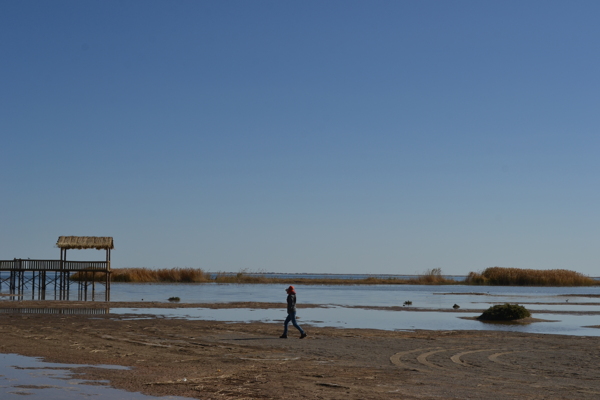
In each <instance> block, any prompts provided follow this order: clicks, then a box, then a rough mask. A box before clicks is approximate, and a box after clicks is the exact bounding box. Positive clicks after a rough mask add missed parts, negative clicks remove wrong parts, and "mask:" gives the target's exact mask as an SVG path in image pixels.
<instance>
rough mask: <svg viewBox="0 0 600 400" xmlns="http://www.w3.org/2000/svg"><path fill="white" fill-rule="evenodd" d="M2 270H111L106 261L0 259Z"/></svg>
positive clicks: (0, 268)
mask: <svg viewBox="0 0 600 400" xmlns="http://www.w3.org/2000/svg"><path fill="white" fill-rule="evenodd" d="M0 271H72V272H78V271H102V272H106V271H110V262H106V261H61V260H30V259H20V258H15V259H14V260H0Z"/></svg>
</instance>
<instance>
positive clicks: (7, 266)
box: [0, 236, 114, 301]
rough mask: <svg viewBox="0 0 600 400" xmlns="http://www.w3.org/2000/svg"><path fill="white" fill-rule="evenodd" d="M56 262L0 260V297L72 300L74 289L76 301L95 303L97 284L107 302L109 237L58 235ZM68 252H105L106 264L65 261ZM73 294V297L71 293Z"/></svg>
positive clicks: (108, 291)
mask: <svg viewBox="0 0 600 400" xmlns="http://www.w3.org/2000/svg"><path fill="white" fill-rule="evenodd" d="M56 245H57V247H59V248H60V259H59V260H30V259H21V258H19V259H17V258H15V259H13V260H0V294H4V290H5V289H6V290H7V291H8V295H9V296H12V297H13V299H24V298H25V296H26V295H27V297H28V298H29V297H31V300H36V299H37V300H46V299H49V297H50V296H51V295H52V294H53V298H54V300H71V299H73V300H74V298H72V297H73V296H74V292H75V289H73V290H72V289H71V286H76V293H77V300H95V294H96V284H99V285H102V286H104V289H105V290H104V300H105V301H109V300H110V251H111V250H112V249H113V248H114V245H113V238H112V237H95V236H61V237H59V238H58V242H57V243H56ZM69 249H96V250H106V261H67V250H69ZM72 293H73V294H72Z"/></svg>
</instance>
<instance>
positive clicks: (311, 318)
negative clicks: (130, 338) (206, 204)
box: [4, 283, 600, 336]
mask: <svg viewBox="0 0 600 400" xmlns="http://www.w3.org/2000/svg"><path fill="white" fill-rule="evenodd" d="M286 287H287V285H279V284H215V283H208V284H139V283H138V284H128V283H113V284H112V289H111V301H114V302H116V301H124V302H128V301H129V302H131V301H144V302H150V301H153V302H154V301H158V302H168V298H169V297H179V298H180V299H181V303H230V302H246V301H254V302H269V303H281V305H282V308H281V309H275V310H273V309H271V310H249V309H219V310H207V309H176V310H173V309H170V310H165V309H156V310H151V309H139V310H134V309H115V308H111V309H110V311H109V312H110V313H114V314H122V313H134V314H145V315H149V314H153V315H157V316H162V317H174V318H190V319H201V318H204V319H212V320H219V321H232V322H248V321H264V322H277V323H279V322H282V321H283V319H284V318H285V311H284V307H285V297H286V293H285V288H286ZM296 289H297V292H298V303H299V304H303V303H304V304H319V305H323V306H326V308H311V309H310V311H309V310H307V309H300V316H301V321H303V322H305V323H307V324H311V325H313V326H334V327H347V328H374V329H385V330H403V329H431V330H456V329H474V330H510V331H519V332H532V333H549V334H567V335H580V336H581V335H583V336H587V335H589V336H592V335H593V336H597V335H599V334H600V330H599V329H594V328H584V326H590V325H599V324H600V298H599V297H593V296H600V286H593V287H515V286H510V287H506V286H470V285H444V286H437V285H296ZM590 296H591V297H590ZM99 298H103V295H102V294H100V296H99ZM4 301H10V300H8V299H7V298H4ZM406 301H410V302H412V305H411V306H407V307H403V304H404V302H406ZM503 303H512V304H523V305H525V306H526V307H527V308H528V309H529V310H530V311H532V312H533V314H534V315H533V316H534V317H536V318H540V319H551V320H555V321H557V322H552V323H549V322H537V323H533V324H530V325H525V326H522V325H497V324H489V323H483V322H479V321H470V320H465V319H461V318H459V317H465V316H467V317H468V316H478V315H479V314H480V313H481V312H482V311H483V310H485V309H487V308H489V307H490V306H492V305H494V304H503ZM455 304H457V305H459V306H460V308H461V309H462V310H473V311H474V312H473V313H462V312H461V313H457V312H453V311H454V310H453V308H452V307H453V306H454V305H455ZM108 305H109V306H110V302H109V303H108ZM394 306H395V307H401V308H402V310H409V309H410V310H413V311H410V312H405V311H402V310H401V311H389V310H366V309H364V308H351V307H394ZM439 310H447V311H449V312H439ZM475 311H476V312H477V313H475ZM6 312H10V310H6ZM565 312H579V313H587V315H567V314H561V313H565Z"/></svg>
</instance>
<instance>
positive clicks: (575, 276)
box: [465, 267, 599, 286]
mask: <svg viewBox="0 0 600 400" xmlns="http://www.w3.org/2000/svg"><path fill="white" fill-rule="evenodd" d="M465 283H466V284H470V285H499V286H510V285H515V286H593V285H597V284H598V283H599V282H598V281H596V280H594V279H592V278H590V277H588V276H585V275H583V274H580V273H579V272H575V271H569V270H566V269H550V270H535V269H520V268H500V267H493V268H487V269H485V270H484V271H483V272H481V273H477V272H471V273H469V275H468V276H467V279H466V281H465Z"/></svg>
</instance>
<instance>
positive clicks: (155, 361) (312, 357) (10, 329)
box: [0, 301, 600, 400]
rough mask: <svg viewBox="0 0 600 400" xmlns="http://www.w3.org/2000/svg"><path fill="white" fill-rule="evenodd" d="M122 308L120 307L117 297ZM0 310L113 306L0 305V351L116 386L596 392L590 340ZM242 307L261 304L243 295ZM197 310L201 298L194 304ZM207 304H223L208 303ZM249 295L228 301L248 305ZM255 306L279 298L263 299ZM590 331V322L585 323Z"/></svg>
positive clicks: (473, 394) (468, 393) (597, 359)
mask: <svg viewBox="0 0 600 400" xmlns="http://www.w3.org/2000/svg"><path fill="white" fill-rule="evenodd" d="M125 304H126V305H125ZM125 304H123V303H121V304H119V305H118V306H119V307H132V308H133V307H135V308H140V309H139V310H138V311H137V312H136V314H135V315H112V314H110V313H106V314H60V313H56V314H50V313H48V314H46V313H35V314H34V313H31V314H28V313H17V312H7V311H8V310H6V309H15V308H25V309H32V308H35V309H48V310H49V309H52V308H56V309H61V308H69V309H76V308H79V307H81V308H86V309H87V308H90V307H91V308H100V309H101V308H105V307H107V305H110V307H117V305H116V304H113V303H110V304H107V303H90V302H86V303H79V302H68V303H66V302H53V301H46V302H34V301H21V302H1V303H0V309H5V310H0V311H3V312H0V335H1V336H0V337H1V338H2V340H1V341H0V352H2V353H17V354H21V355H25V356H36V357H43V358H44V359H45V360H47V361H51V362H61V363H74V364H110V365H121V366H128V367H131V368H130V369H129V370H111V369H99V368H89V367H83V368H75V369H73V370H74V371H75V372H77V373H79V374H81V377H82V378H84V379H94V380H108V381H110V384H111V385H112V386H114V387H116V388H119V389H125V390H129V391H136V392H143V393H146V394H151V395H156V396H163V395H176V396H187V397H191V398H198V399H263V398H264V399H299V398H304V399H467V398H468V399H487V400H490V399H597V398H599V397H600V366H599V364H600V338H597V337H577V336H561V335H539V334H519V333H508V332H497V331H407V332H390V331H380V330H368V329H336V328H316V327H310V326H309V325H304V326H303V327H304V328H305V329H306V330H307V331H308V335H309V336H308V337H307V338H306V339H302V340H299V339H298V336H299V335H297V332H296V331H295V329H294V328H293V327H290V336H289V338H288V339H279V335H280V334H281V330H282V328H281V326H280V324H267V323H224V322H214V321H187V320H180V319H166V318H156V317H154V316H150V315H148V316H144V313H143V309H142V307H148V306H151V307H161V306H162V307H168V308H171V307H182V306H185V307H194V306H199V305H190V304H187V305H176V304H165V303H151V304H149V303H144V304H136V303H125ZM252 304H253V305H252V306H253V307H260V306H261V305H260V304H257V303H252ZM202 306H203V307H207V306H210V305H206V304H203V305H202ZM213 306H214V307H215V308H220V307H224V306H223V305H213ZM248 306H249V304H248V303H239V304H233V305H232V304H229V305H227V307H240V308H246V307H248ZM264 306H265V307H280V308H281V309H282V320H283V318H284V317H285V310H284V308H283V305H272V304H265V305H264ZM590 329H593V328H590Z"/></svg>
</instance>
